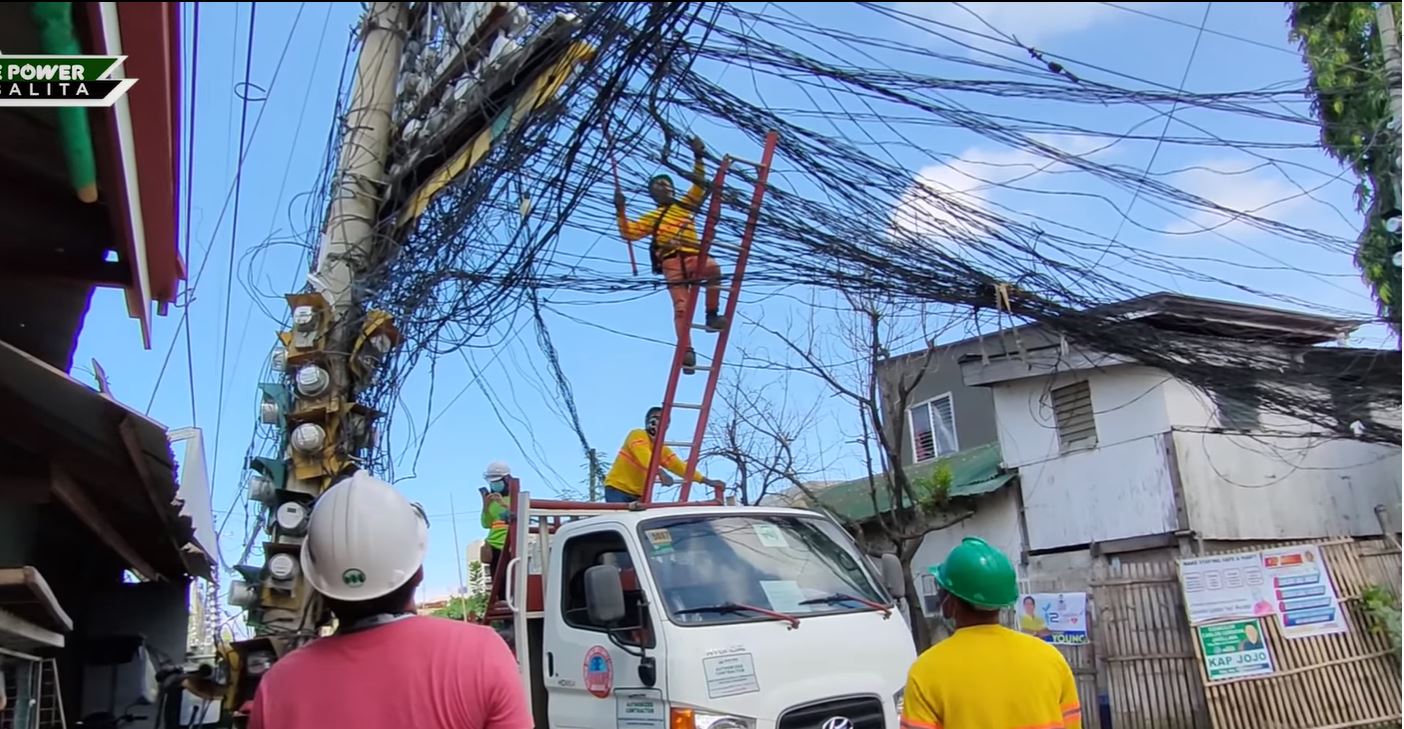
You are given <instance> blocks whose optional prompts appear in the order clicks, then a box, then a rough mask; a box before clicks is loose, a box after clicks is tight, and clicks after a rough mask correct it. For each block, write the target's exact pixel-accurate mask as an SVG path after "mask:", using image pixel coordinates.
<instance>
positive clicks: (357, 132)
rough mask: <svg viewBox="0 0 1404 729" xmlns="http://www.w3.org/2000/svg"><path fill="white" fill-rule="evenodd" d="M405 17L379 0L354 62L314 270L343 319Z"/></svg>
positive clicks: (379, 174)
mask: <svg viewBox="0 0 1404 729" xmlns="http://www.w3.org/2000/svg"><path fill="white" fill-rule="evenodd" d="M406 14H407V10H406V8H405V3H401V2H390V3H387V2H377V3H372V4H371V6H370V11H369V13H367V15H366V20H365V25H364V29H365V30H364V32H365V41H364V44H363V45H362V47H361V56H360V58H359V59H358V60H357V62H356V86H355V88H354V90H353V92H352V95H351V106H350V108H348V109H347V112H346V134H345V136H344V137H343V138H342V141H341V154H340V157H339V161H338V164H337V177H336V184H335V186H334V188H333V189H332V200H331V205H330V207H329V209H328V211H327V221H326V227H325V229H324V230H323V231H322V245H321V248H320V249H319V250H318V251H317V267H316V271H315V272H314V273H313V278H314V280H313V286H314V287H315V288H317V289H318V290H319V291H321V293H322V294H323V295H324V296H326V297H327V299H328V300H330V302H331V304H332V308H333V314H334V316H335V318H336V319H337V320H338V321H340V320H343V319H345V318H346V312H347V310H348V307H350V305H351V303H352V299H353V298H354V297H353V295H352V294H353V288H352V285H353V279H354V277H355V270H356V268H357V267H358V266H361V265H363V264H364V263H365V262H366V261H367V259H368V258H369V256H370V254H371V252H372V245H373V241H374V232H375V222H376V214H377V212H378V210H379V208H380V203H381V200H382V198H383V192H384V189H383V181H384V177H385V167H386V163H387V161H388V159H389V156H390V139H391V133H392V130H393V128H394V125H393V123H392V120H391V114H392V111H393V109H394V107H395V86H396V81H397V80H398V77H399V71H400V57H401V55H402V53H403V51H404V38H405V31H404V28H405V22H406ZM340 351H343V352H344V351H349V350H346V349H343V350H340Z"/></svg>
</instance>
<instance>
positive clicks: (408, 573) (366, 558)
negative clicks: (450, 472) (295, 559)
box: [249, 471, 533, 729]
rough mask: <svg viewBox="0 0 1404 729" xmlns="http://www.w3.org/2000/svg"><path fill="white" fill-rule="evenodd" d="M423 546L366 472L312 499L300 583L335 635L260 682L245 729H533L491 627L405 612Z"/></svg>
mask: <svg viewBox="0 0 1404 729" xmlns="http://www.w3.org/2000/svg"><path fill="white" fill-rule="evenodd" d="M428 537H429V524H428V521H427V520H426V518H425V516H424V512H423V510H422V509H420V508H419V507H418V506H417V505H415V504H411V503H410V502H409V501H406V500H405V497H404V496H403V495H401V494H400V492H399V491H396V490H395V487H393V486H391V485H390V484H388V483H386V482H384V481H381V480H380V479H377V478H375V477H373V476H371V475H370V474H369V473H367V472H365V471H357V472H356V474H355V475H354V476H351V477H350V478H347V479H344V480H342V481H340V482H338V483H337V484H336V485H335V486H332V487H331V488H330V489H328V490H327V491H326V493H324V494H322V495H321V496H320V497H319V498H318V499H317V501H316V503H315V505H314V506H313V508H312V516H311V519H310V520H309V522H308V526H307V539H306V541H304V542H303V543H302V573H303V575H304V576H306V578H307V583H308V584H309V585H310V586H311V587H312V588H313V589H315V590H316V591H317V592H318V593H319V594H320V595H321V596H322V598H323V600H324V601H325V604H326V606H327V607H328V608H330V609H331V612H332V613H333V614H335V615H336V618H337V621H338V623H339V625H338V628H337V631H336V634H335V635H332V636H331V637H328V638H320V639H317V640H314V641H312V642H311V643H308V644H306V645H304V646H302V647H300V648H297V649H296V650H294V651H292V652H291V653H288V654H287V655H286V656H283V658H282V659H281V660H279V661H278V662H277V663H274V664H273V667H272V668H270V669H269V670H268V673H266V674H264V676H263V678H262V680H260V681H259V684H258V689H257V691H256V693H255V694H254V699H253V702H252V707H251V709H250V712H249V729H322V728H323V727H340V728H341V729H361V727H415V729H460V728H461V727H491V728H492V729H531V727H532V726H533V723H532V718H531V709H530V707H529V706H528V704H527V698H526V692H525V691H523V689H522V685H521V682H520V681H518V680H517V664H516V661H515V659H514V658H513V657H512V653H511V651H509V650H508V648H507V646H506V645H504V644H503V642H502V640H501V639H499V638H498V637H497V635H495V634H494V633H493V632H492V630H491V629H489V628H487V627H484V626H481V625H473V624H470V623H464V622H459V621H456V620H445V619H443V618H431V617H420V616H417V615H415V614H414V591H415V588H416V587H418V586H419V584H420V582H421V581H423V579H424V555H425V553H426V552H427V551H428V546H429V539H428Z"/></svg>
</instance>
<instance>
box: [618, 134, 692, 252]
mask: <svg viewBox="0 0 1404 729" xmlns="http://www.w3.org/2000/svg"><path fill="white" fill-rule="evenodd" d="M706 174H707V168H706V165H705V164H704V163H703V161H702V158H701V157H698V158H697V161H696V162H694V163H693V166H692V180H693V181H692V187H690V188H688V190H687V194H686V195H683V197H682V200H679V201H676V202H671V203H668V204H667V205H664V206H662V207H660V208H656V209H654V210H652V211H650V212H648V213H645V214H644V216H643V217H642V218H639V219H638V220H636V221H632V222H631V221H630V220H629V216H628V215H626V214H625V213H624V211H623V210H619V211H617V213H618V218H619V235H621V236H623V237H624V240H626V241H628V242H630V243H632V242H634V241H636V240H641V239H643V238H647V237H648V236H650V235H651V236H653V247H654V249H655V252H656V253H657V255H658V257H659V258H666V257H668V256H671V255H673V254H674V253H689V254H695V253H700V252H701V250H702V249H701V243H700V242H699V240H700V239H699V238H698V237H697V225H696V223H695V219H696V217H697V210H698V208H700V207H701V206H702V198H704V197H706V195H707V190H706V189H705V188H703V187H702V184H701V180H703V179H705V177H706Z"/></svg>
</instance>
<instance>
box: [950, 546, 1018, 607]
mask: <svg viewBox="0 0 1404 729" xmlns="http://www.w3.org/2000/svg"><path fill="white" fill-rule="evenodd" d="M931 574H932V575H935V577H936V584H938V585H940V586H941V589H943V590H945V591H946V592H949V593H951V594H952V595H955V596H956V597H958V598H960V599H962V600H964V601H966V602H968V603H970V604H971V605H972V606H974V607H976V608H979V609H981V610H998V609H1000V608H1003V607H1008V606H1010V605H1013V604H1014V603H1015V602H1016V601H1017V600H1018V599H1019V583H1018V578H1017V577H1015V575H1014V565H1012V564H1010V563H1009V558H1008V557H1006V556H1004V553H1003V552H1001V551H999V550H998V549H995V548H994V547H991V546H990V545H989V543H988V542H986V541H985V540H983V539H980V538H979V537H966V538H965V539H964V540H962V541H961V543H960V544H958V545H956V548H955V549H952V550H951V553H950V554H948V555H946V561H945V562H942V563H941V564H939V565H936V566H935V567H932V568H931Z"/></svg>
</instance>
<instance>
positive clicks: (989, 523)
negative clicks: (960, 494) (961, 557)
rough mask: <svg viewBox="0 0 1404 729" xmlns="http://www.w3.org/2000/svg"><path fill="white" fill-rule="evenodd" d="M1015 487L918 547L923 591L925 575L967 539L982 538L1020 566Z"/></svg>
mask: <svg viewBox="0 0 1404 729" xmlns="http://www.w3.org/2000/svg"><path fill="white" fill-rule="evenodd" d="M1017 503H1018V502H1017V500H1016V499H1015V498H1014V489H1013V488H1012V487H1006V488H1002V489H1000V490H998V491H996V492H994V493H992V494H989V495H988V496H984V497H982V498H980V499H979V500H978V501H977V502H975V503H974V504H973V506H972V507H971V508H973V509H974V511H975V515H974V516H972V517H970V518H969V519H966V520H965V521H962V522H960V523H959V524H956V525H955V526H951V527H947V528H945V529H942V530H940V531H936V532H931V533H930V534H928V535H926V538H925V539H923V540H922V542H921V546H920V547H917V552H916V556H915V557H913V558H912V580H913V581H914V582H915V583H916V585H917V589H918V590H921V589H922V581H923V576H924V575H927V574H930V572H929V570H930V568H931V567H934V566H936V565H938V564H940V563H941V561H942V560H944V559H945V558H946V555H947V554H948V553H949V552H950V551H951V549H952V548H954V547H955V546H956V545H957V544H960V541H961V540H962V539H964V538H966V537H980V538H981V539H983V540H985V541H987V542H989V543H990V544H991V545H993V546H995V547H997V548H999V550H1000V551H1002V552H1004V553H1005V554H1006V555H1008V556H1009V559H1010V561H1012V562H1014V563H1015V564H1016V565H1017V564H1018V563H1019V555H1020V553H1021V552H1022V549H1023V546H1022V545H1021V544H1020V539H1019V510H1018V506H1017Z"/></svg>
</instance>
